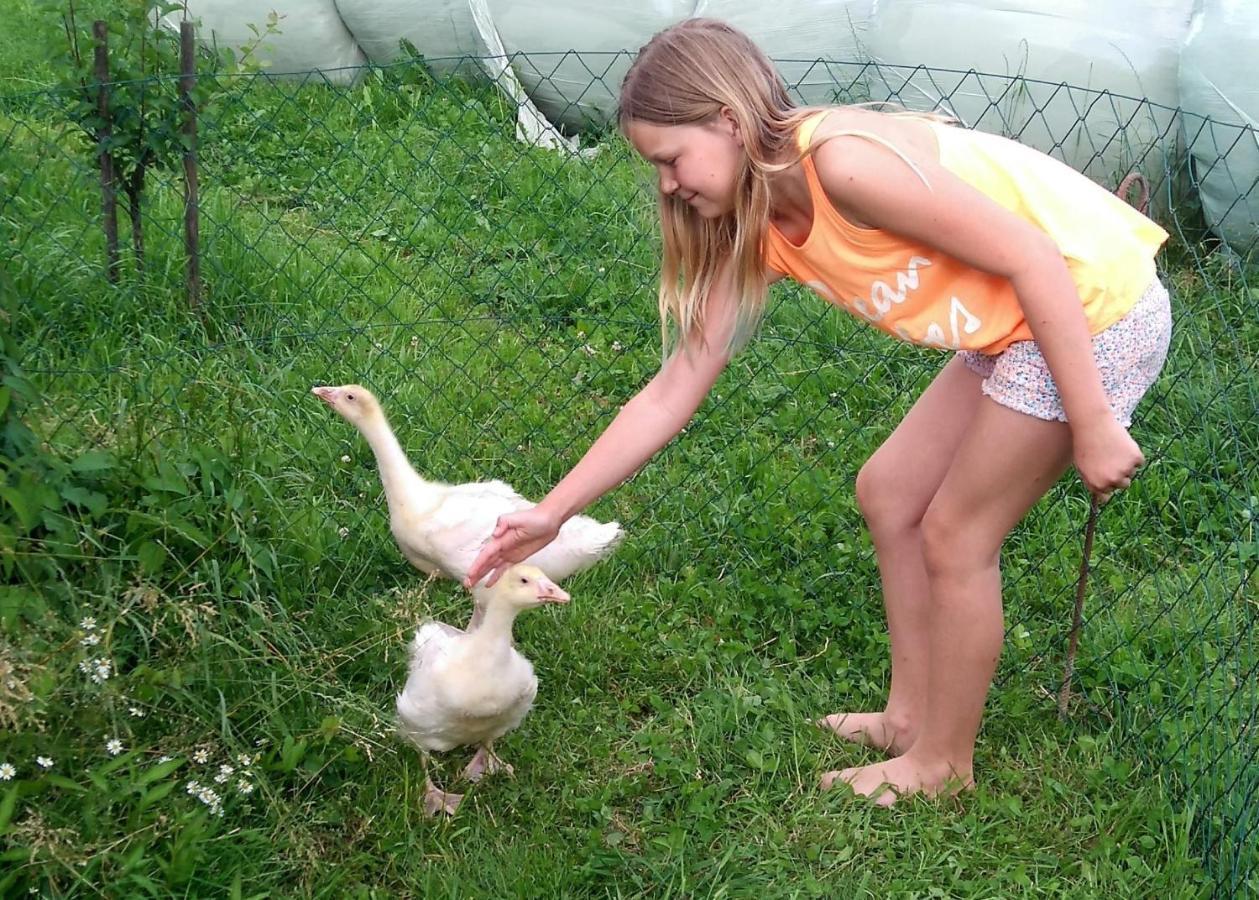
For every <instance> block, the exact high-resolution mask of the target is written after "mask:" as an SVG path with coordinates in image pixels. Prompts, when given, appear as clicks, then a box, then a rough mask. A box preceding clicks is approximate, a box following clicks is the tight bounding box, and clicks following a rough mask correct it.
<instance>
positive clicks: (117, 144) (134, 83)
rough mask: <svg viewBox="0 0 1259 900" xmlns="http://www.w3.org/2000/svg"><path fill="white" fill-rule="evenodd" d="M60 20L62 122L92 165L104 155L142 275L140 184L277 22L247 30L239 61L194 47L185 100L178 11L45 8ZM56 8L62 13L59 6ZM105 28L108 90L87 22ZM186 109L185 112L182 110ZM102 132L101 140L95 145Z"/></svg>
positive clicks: (151, 6) (169, 157) (155, 0)
mask: <svg viewBox="0 0 1259 900" xmlns="http://www.w3.org/2000/svg"><path fill="white" fill-rule="evenodd" d="M45 2H46V3H47V8H48V9H49V10H51V12H52V13H53V14H54V15H55V16H56V17H57V18H58V19H59V20H60V24H61V30H62V32H63V33H64V36H65V44H64V60H65V62H66V66H65V67H64V68H63V69H62V70H61V84H62V87H63V88H66V89H68V90H67V91H66V93H65V97H66V98H67V105H66V114H67V116H68V117H69V118H70V119H71V120H72V121H74V122H76V123H77V124H78V125H79V126H80V127H81V128H82V129H83V130H84V131H85V132H86V133H87V135H88V136H89V138H91V139H93V143H92V144H91V145H90V146H91V147H92V152H93V154H94V155H95V158H96V160H97V164H98V165H99V164H100V161H101V160H102V159H103V158H104V156H105V154H108V155H109V157H110V158H111V159H112V161H113V166H114V173H115V178H116V179H117V181H118V183H119V184H120V185H121V187H122V190H123V193H124V194H125V195H126V198H127V214H128V217H129V219H130V221H131V243H132V250H133V253H134V255H135V262H136V267H137V269H140V270H143V268H144V256H145V253H144V225H143V222H144V216H143V198H144V194H145V185H146V180H147V177H148V175H149V173H150V172H152V171H154V170H159V169H160V170H167V171H173V170H174V169H176V168H177V167H178V165H179V164H180V161H181V160H182V158H183V154H184V151H185V150H186V149H187V147H188V140H189V139H188V137H187V136H186V135H185V134H184V131H183V126H184V123H185V121H186V120H187V118H188V117H189V115H191V114H193V112H195V111H204V110H205V109H206V108H207V106H208V105H210V104H211V103H212V102H213V99H214V97H215V96H217V95H218V93H219V92H220V90H221V87H222V86H221V84H220V82H219V80H218V77H216V76H230V75H233V74H238V73H241V72H250V71H256V70H257V69H258V68H259V67H260V63H259V62H258V60H257V59H256V58H255V57H254V51H255V50H256V49H257V48H258V47H259V46H260V45H261V44H262V42H263V41H264V40H265V39H266V38H267V37H269V36H270V35H272V34H275V33H278V21H279V20H278V17H277V15H276V13H275V12H271V13H270V14H269V15H268V16H267V19H266V22H265V25H264V26H263V27H261V28H259V27H258V26H251V27H252V29H253V32H254V39H253V40H252V41H250V42H249V43H248V44H246V46H245V47H243V48H242V49H241V52H240V53H239V54H237V53H235V52H233V51H231V50H230V49H227V48H222V49H220V48H218V47H216V46H204V45H203V46H202V48H201V49H200V51H199V52H198V63H199V64H198V66H197V68H198V70H199V72H198V78H197V80H196V83H195V85H194V86H193V87H192V89H191V91H190V92H189V93H188V95H187V100H186V101H185V99H184V97H183V96H182V95H181V94H180V86H179V77H178V76H179V73H180V71H181V55H180V34H179V30H178V28H177V27H176V26H177V22H178V18H179V17H180V15H184V16H186V14H187V9H186V7H185V5H184V4H182V3H174V2H170V0H121V2H112V3H111V2H105V0H87V2H86V4H84V5H79V6H76V4H75V2H74V0H45ZM63 3H64V6H63V5H62V4H63ZM94 19H102V20H104V21H105V23H106V25H107V30H108V35H109V41H108V49H109V54H108V58H109V84H108V86H107V87H105V86H102V85H101V84H100V83H99V81H98V79H97V74H96V70H95V62H94V50H95V46H96V38H95V36H94V34H93V30H92V29H93V24H92V23H93V20H94ZM102 90H106V91H107V95H108V113H107V115H106V116H104V117H102V115H101V112H100V102H99V101H100V92H101V91H102ZM190 107H191V108H190ZM103 129H104V130H107V131H108V134H109V137H108V138H107V139H105V140H101V141H97V140H95V139H96V138H97V136H98V135H100V134H102V133H103Z"/></svg>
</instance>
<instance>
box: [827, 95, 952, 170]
mask: <svg viewBox="0 0 1259 900" xmlns="http://www.w3.org/2000/svg"><path fill="white" fill-rule="evenodd" d="M935 121H938V120H935V119H932V118H930V117H926V116H921V115H916V114H914V113H910V112H905V113H901V112H884V111H882V110H878V109H871V108H869V107H862V106H833V107H827V108H824V109H821V110H819V111H818V112H817V114H816V115H815V116H812V117H810V118H809V119H808V120H807V122H806V127H807V126H809V125H811V126H812V130H811V132H810V133H809V135H808V136H809V146H810V147H813V148H815V149H814V153H815V154H824V155H825V156H838V155H842V154H843V152H844V150H843V148H844V147H845V146H848V147H853V146H863V145H867V144H877V145H882V147H883V148H884V149H886V150H891V151H892V152H893V153H895V154H896V155H897V156H901V157H902V158H905V157H908V158H909V159H910V160H912V161H913V162H915V163H917V164H918V165H924V164H928V163H934V162H938V161H939V158H940V145H939V141H938V140H937V139H936V135H935V131H934V128H933V127H932V123H933V122H935ZM858 142H860V143H858ZM828 147H829V148H830V149H827V148H828Z"/></svg>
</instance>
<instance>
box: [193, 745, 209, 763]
mask: <svg viewBox="0 0 1259 900" xmlns="http://www.w3.org/2000/svg"><path fill="white" fill-rule="evenodd" d="M192 761H193V762H195V763H199V764H203V765H204V764H205V763H208V762H209V761H210V751H209V750H207V749H205V748H204V747H202V748H201V749H200V750H198V751H197V752H196V753H194V754H192Z"/></svg>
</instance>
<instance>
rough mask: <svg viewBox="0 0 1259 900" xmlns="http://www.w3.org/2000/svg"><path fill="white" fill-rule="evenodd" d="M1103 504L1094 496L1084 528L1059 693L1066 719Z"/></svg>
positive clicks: (1059, 702)
mask: <svg viewBox="0 0 1259 900" xmlns="http://www.w3.org/2000/svg"><path fill="white" fill-rule="evenodd" d="M1100 507H1101V504H1099V503H1098V502H1097V495H1096V494H1094V495H1093V499H1092V502H1091V503H1090V504H1089V521H1088V525H1086V526H1085V527H1084V552H1083V554H1081V556H1080V577H1079V579H1078V580H1077V581H1076V583H1075V613H1074V615H1073V616H1072V618H1071V637H1070V638H1069V639H1068V641H1067V664H1066V667H1065V668H1064V669H1063V672H1062V687H1061V688H1060V689H1059V691H1058V715H1060V716H1062V717H1064V718H1065V717H1066V715H1067V705H1068V704H1069V703H1070V702H1071V678H1072V676H1073V675H1074V674H1075V652H1076V648H1077V647H1079V645H1080V629H1081V628H1082V627H1083V625H1084V594H1085V592H1086V591H1087V590H1088V583H1089V561H1090V559H1091V558H1092V556H1093V535H1094V534H1095V533H1096V531H1097V512H1098V510H1099V509H1100Z"/></svg>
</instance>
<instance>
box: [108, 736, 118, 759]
mask: <svg viewBox="0 0 1259 900" xmlns="http://www.w3.org/2000/svg"><path fill="white" fill-rule="evenodd" d="M105 749H106V750H108V751H109V755H110V756H117V755H118V754H119V753H121V752H122V741H120V740H118V738H110V739H109V740H108V741H106V742H105Z"/></svg>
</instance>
